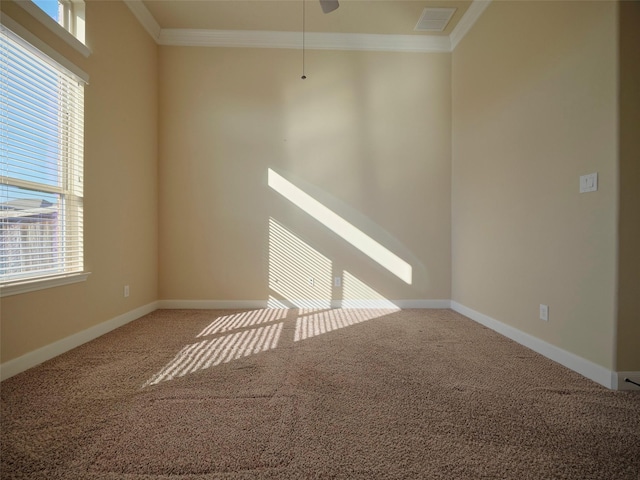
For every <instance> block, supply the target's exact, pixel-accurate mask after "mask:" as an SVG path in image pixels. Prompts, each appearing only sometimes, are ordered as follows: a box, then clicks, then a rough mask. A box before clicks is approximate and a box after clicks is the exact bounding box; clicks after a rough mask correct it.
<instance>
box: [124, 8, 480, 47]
mask: <svg viewBox="0 0 640 480" xmlns="http://www.w3.org/2000/svg"><path fill="white" fill-rule="evenodd" d="M303 2H304V3H303ZM489 2H490V0H473V1H472V0H438V1H434V0H426V1H425V0H340V8H338V9H337V10H335V11H333V12H331V13H328V14H324V13H322V10H321V8H320V3H319V0H125V3H126V4H127V5H128V6H129V8H130V9H131V10H132V11H133V13H134V14H135V15H136V17H137V18H138V20H140V22H141V23H142V24H143V25H144V26H145V28H146V29H147V31H149V33H150V34H151V35H152V36H153V37H154V39H155V40H156V41H157V42H158V43H159V44H162V45H183V46H230V47H267V48H300V46H301V35H300V32H301V31H302V27H303V11H304V21H305V23H304V28H305V32H306V40H307V42H306V46H307V48H309V49H338V50H340V49H342V50H378V51H412V52H447V51H451V50H452V49H453V48H454V47H455V45H456V44H457V42H459V41H460V39H461V38H462V37H463V36H464V34H465V33H466V32H467V31H468V30H469V28H471V26H472V25H473V23H474V22H475V20H476V19H477V18H478V17H479V16H480V15H481V13H482V12H483V11H484V9H485V8H486V6H487V5H488V4H489ZM303 6H304V10H303ZM433 7H435V8H437V7H453V8H455V9H456V11H455V13H454V15H453V17H452V18H451V21H450V22H449V24H448V25H447V27H446V28H445V30H444V31H442V32H423V31H416V30H415V27H416V24H417V23H418V21H419V19H420V16H421V14H422V12H423V10H424V9H425V8H433Z"/></svg>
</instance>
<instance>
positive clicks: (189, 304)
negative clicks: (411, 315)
mask: <svg viewBox="0 0 640 480" xmlns="http://www.w3.org/2000/svg"><path fill="white" fill-rule="evenodd" d="M283 304H293V305H303V306H304V308H327V306H329V308H399V309H407V308H425V309H439V308H450V306H451V302H450V301H449V300H385V299H381V300H375V299H373V300H372V299H367V300H320V299H306V300H300V299H296V300H291V301H287V302H283ZM158 308H163V309H197V310H237V309H245V308H269V301H268V300H175V299H174V300H159V301H158ZM293 308H295V307H293ZM301 308H302V307H301Z"/></svg>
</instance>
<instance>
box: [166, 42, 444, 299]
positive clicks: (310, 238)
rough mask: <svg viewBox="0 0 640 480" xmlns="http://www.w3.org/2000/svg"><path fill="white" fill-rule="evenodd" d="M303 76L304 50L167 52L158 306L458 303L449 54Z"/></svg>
mask: <svg viewBox="0 0 640 480" xmlns="http://www.w3.org/2000/svg"><path fill="white" fill-rule="evenodd" d="M300 75H301V52H300V51H296V50H267V49H233V48H227V49H224V48H181V47H161V51H160V78H161V86H160V119H161V121H160V286H159V291H160V298H161V299H202V300H267V299H268V298H270V297H273V298H275V299H277V300H279V301H283V302H284V303H285V304H289V303H287V302H291V301H293V300H294V299H295V300H299V299H313V300H329V299H331V298H334V299H341V298H343V297H344V296H347V297H349V298H351V299H353V298H356V297H358V296H360V297H361V298H385V299H391V300H402V299H447V298H449V296H450V282H451V274H450V245H451V242H450V138H451V134H450V122H451V112H450V88H451V81H450V55H449V54H431V55H429V54H399V53H365V52H328V51H310V52H307V76H308V78H307V79H306V80H301V79H300ZM268 169H272V170H273V171H274V172H275V173H277V174H278V175H280V176H281V177H284V178H285V179H286V181H287V182H289V183H286V185H288V186H291V185H293V186H295V188H297V189H300V190H302V191H303V192H304V193H305V194H306V195H309V196H311V197H313V199H314V200H316V201H318V202H320V203H321V205H322V207H325V208H327V209H329V210H331V212H332V213H333V214H336V215H338V216H339V217H340V218H341V219H343V220H345V221H346V222H348V224H349V225H350V226H351V227H355V228H357V230H358V231H359V232H360V233H359V234H365V235H367V236H368V237H370V238H371V239H372V240H374V241H375V242H376V243H377V244H378V246H381V247H383V248H384V249H386V251H387V253H389V252H390V253H391V254H392V255H393V258H394V260H393V262H392V263H394V262H395V263H398V264H400V265H403V266H404V268H407V265H408V266H410V268H411V273H412V275H411V279H410V283H408V282H407V281H406V280H407V279H406V278H404V279H403V278H402V276H401V275H400V276H399V275H398V274H397V273H398V272H397V271H395V270H394V266H393V265H391V268H389V265H387V264H385V263H384V261H381V260H380V258H379V257H380V255H379V254H373V255H372V256H373V257H374V259H372V258H370V256H369V255H368V254H365V253H363V252H362V251H361V250H359V249H358V248H355V247H354V246H352V245H351V244H350V243H349V242H348V239H347V240H345V239H344V238H342V237H340V236H338V235H336V234H335V233H334V232H332V231H331V230H330V227H331V226H332V223H331V220H329V221H327V219H326V218H318V216H317V215H315V218H314V216H313V215H312V214H310V213H308V210H307V211H305V206H304V205H302V204H301V203H304V201H303V200H301V199H300V198H297V197H296V198H294V199H293V201H291V200H290V199H287V198H285V196H283V195H282V194H281V193H278V192H277V191H276V190H275V189H273V188H271V187H270V186H269V185H268ZM302 198H306V197H305V196H302ZM325 213H326V212H325ZM351 227H349V228H351ZM376 248H378V247H376ZM368 253H371V252H368ZM296 257H297V259H296ZM298 259H299V260H298ZM303 260H304V261H303ZM403 262H404V263H403ZM381 264H382V265H385V266H382V265H381ZM345 271H346V272H348V274H347V273H344V272H345ZM333 276H341V277H342V276H345V277H346V280H345V281H348V285H345V286H344V289H342V288H335V289H332V281H331V279H332V277H333ZM309 277H313V278H314V281H315V283H314V286H313V287H311V286H310V285H308V278H309ZM374 292H375V293H374ZM294 304H299V303H296V302H294Z"/></svg>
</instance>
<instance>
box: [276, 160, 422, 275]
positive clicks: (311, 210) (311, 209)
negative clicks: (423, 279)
mask: <svg viewBox="0 0 640 480" xmlns="http://www.w3.org/2000/svg"><path fill="white" fill-rule="evenodd" d="M268 184H269V186H270V187H271V188H273V189H274V190H275V191H276V192H278V193H279V194H280V195H282V196H283V197H285V198H286V199H287V200H289V201H290V202H292V203H293V204H294V205H296V206H297V207H299V208H300V209H302V210H303V211H304V212H306V213H307V214H309V215H311V216H312V217H313V218H314V219H316V220H317V221H319V222H320V223H322V224H323V225H324V226H325V227H327V228H328V229H329V230H331V231H332V232H334V233H335V234H337V235H338V236H340V237H341V238H342V239H343V240H345V241H347V242H348V243H350V244H351V245H353V246H354V247H356V248H357V249H358V250H360V251H361V252H362V253H364V254H365V255H367V256H368V257H369V258H371V259H372V260H374V261H375V262H377V263H378V264H379V265H381V266H382V267H384V268H386V269H387V270H388V271H389V272H391V273H393V274H394V275H395V276H397V277H398V278H400V279H401V280H403V281H404V282H405V283H408V284H409V285H411V282H412V268H411V265H409V264H408V263H407V262H405V261H404V260H402V259H401V258H400V257H398V256H397V255H396V254H394V253H393V252H391V251H390V250H389V249H387V248H385V247H384V246H382V245H381V244H380V243H378V242H376V241H375V240H374V239H373V238H371V237H370V236H368V235H367V234H365V233H364V232H363V231H361V230H359V229H358V228H356V227H355V226H353V225H351V224H350V223H349V222H347V221H346V220H345V219H344V218H342V217H341V216H339V215H338V214H336V213H335V212H333V211H332V210H330V209H329V208H327V207H325V206H324V205H323V204H321V203H320V202H318V201H317V200H316V199H314V198H313V197H311V196H310V195H308V194H307V193H305V192H304V191H302V190H301V189H300V188H298V187H296V186H295V185H294V184H292V183H291V182H289V181H288V180H287V179H285V178H284V177H282V176H281V175H279V174H278V173H276V172H274V171H273V170H272V169H270V168H269V169H268Z"/></svg>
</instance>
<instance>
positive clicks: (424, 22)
mask: <svg viewBox="0 0 640 480" xmlns="http://www.w3.org/2000/svg"><path fill="white" fill-rule="evenodd" d="M455 12H456V9H455V8H425V9H424V10H423V11H422V15H421V16H420V20H418V23H417V25H416V28H414V30H416V31H418V32H442V31H444V29H445V28H446V27H447V24H448V23H449V20H451V17H453V14H454V13H455Z"/></svg>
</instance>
